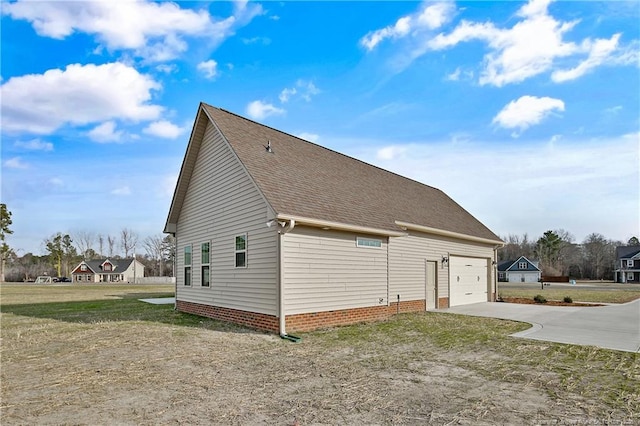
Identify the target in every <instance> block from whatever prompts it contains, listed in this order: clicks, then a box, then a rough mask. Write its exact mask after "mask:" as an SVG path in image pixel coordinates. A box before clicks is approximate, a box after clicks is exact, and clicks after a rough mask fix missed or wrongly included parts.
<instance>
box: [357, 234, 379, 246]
mask: <svg viewBox="0 0 640 426" xmlns="http://www.w3.org/2000/svg"><path fill="white" fill-rule="evenodd" d="M356 246H357V247H367V248H382V240H377V239H375V238H362V237H357V238H356Z"/></svg>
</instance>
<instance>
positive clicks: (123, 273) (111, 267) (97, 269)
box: [71, 258, 144, 284]
mask: <svg viewBox="0 0 640 426" xmlns="http://www.w3.org/2000/svg"><path fill="white" fill-rule="evenodd" d="M143 277H144V265H143V264H142V263H140V262H138V261H137V260H135V261H134V260H133V258H130V259H98V260H83V261H82V262H80V264H79V265H78V266H76V267H75V268H74V269H73V272H72V273H71V281H72V282H74V283H85V284H86V283H131V284H133V283H135V282H137V281H138V280H139V279H140V278H143Z"/></svg>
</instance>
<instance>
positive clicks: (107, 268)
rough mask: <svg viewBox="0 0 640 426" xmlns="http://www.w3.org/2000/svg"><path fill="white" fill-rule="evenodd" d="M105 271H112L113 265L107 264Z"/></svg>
mask: <svg viewBox="0 0 640 426" xmlns="http://www.w3.org/2000/svg"><path fill="white" fill-rule="evenodd" d="M103 269H104V270H105V271H110V270H111V264H110V263H105V264H104V267H103Z"/></svg>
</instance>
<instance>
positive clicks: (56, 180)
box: [49, 177, 64, 187]
mask: <svg viewBox="0 0 640 426" xmlns="http://www.w3.org/2000/svg"><path fill="white" fill-rule="evenodd" d="M49 185H51V186H55V187H61V186H64V181H63V180H62V179H60V178H58V177H54V178H51V179H49Z"/></svg>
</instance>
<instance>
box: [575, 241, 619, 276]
mask: <svg viewBox="0 0 640 426" xmlns="http://www.w3.org/2000/svg"><path fill="white" fill-rule="evenodd" d="M582 246H583V247H584V254H585V256H584V261H585V269H586V270H587V271H589V272H590V273H589V274H588V276H589V278H591V279H603V278H605V277H606V278H610V275H611V273H612V266H613V264H614V262H615V247H616V243H615V242H613V241H610V240H607V239H606V238H605V237H604V235H602V234H598V233H593V234H589V235H587V237H586V238H585V240H584V241H583V243H582Z"/></svg>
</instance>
